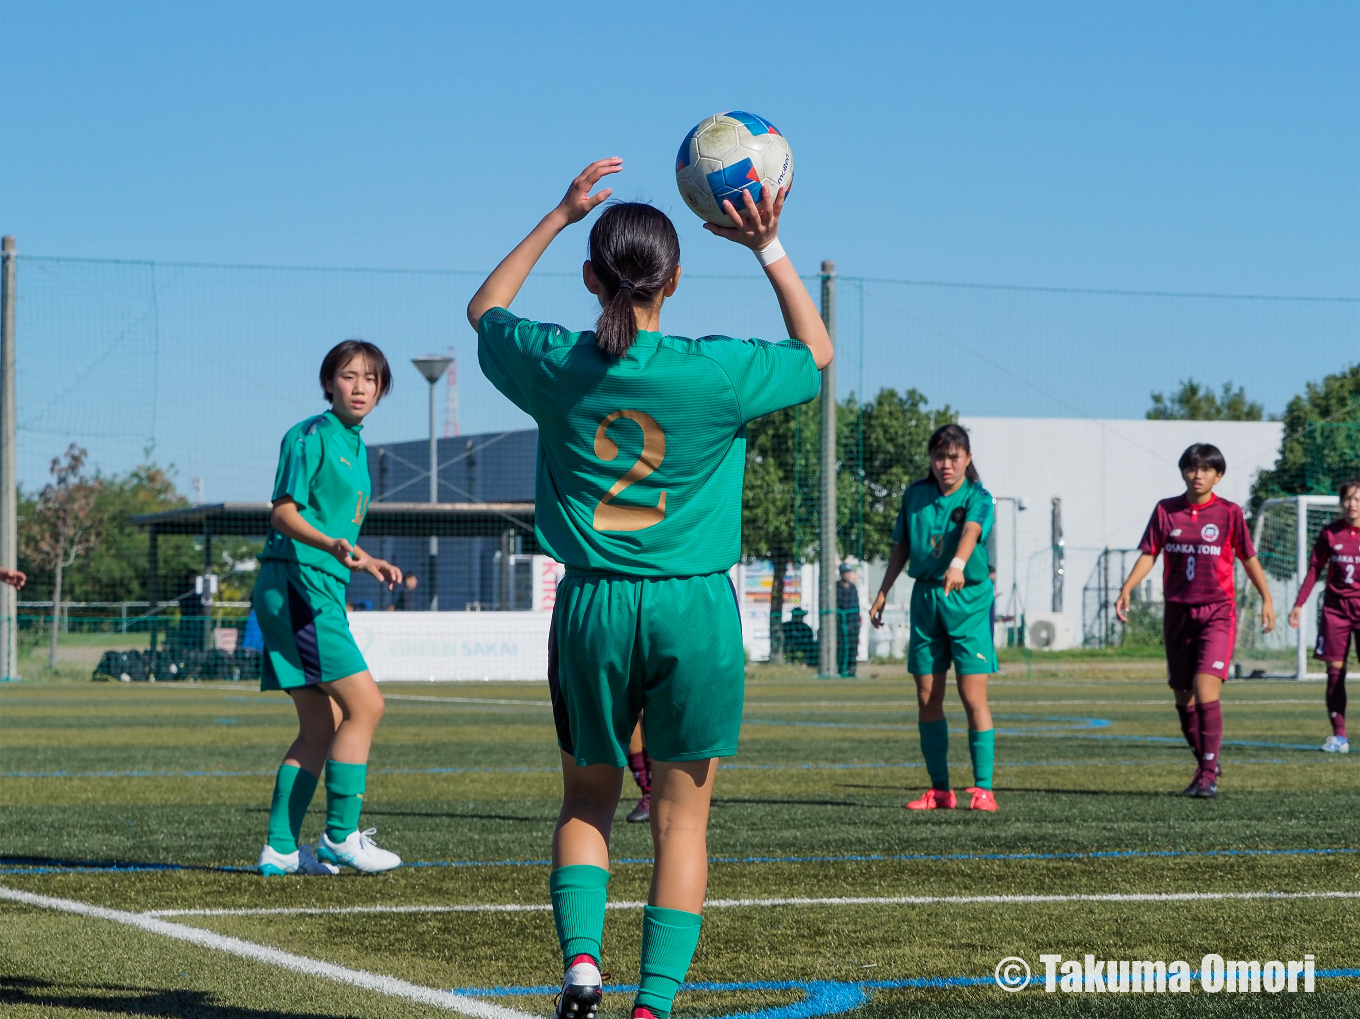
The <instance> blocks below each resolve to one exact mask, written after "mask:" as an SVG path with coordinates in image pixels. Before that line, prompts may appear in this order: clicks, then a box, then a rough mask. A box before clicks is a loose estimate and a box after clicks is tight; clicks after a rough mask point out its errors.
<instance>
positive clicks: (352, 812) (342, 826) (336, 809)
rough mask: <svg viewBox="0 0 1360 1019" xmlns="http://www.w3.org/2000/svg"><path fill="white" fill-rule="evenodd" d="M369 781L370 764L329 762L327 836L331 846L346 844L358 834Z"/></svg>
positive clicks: (327, 771)
mask: <svg viewBox="0 0 1360 1019" xmlns="http://www.w3.org/2000/svg"><path fill="white" fill-rule="evenodd" d="M367 778H368V765H367V764H346V763H345V762H343V761H327V762H326V834H327V835H329V836H330V839H331V841H332V842H343V841H345V839H347V838H349V837H350V835H352V834H353V833H354V832H356V831H358V830H359V809H360V808H361V807H362V806H363V805H364V784H365V782H366V781H367Z"/></svg>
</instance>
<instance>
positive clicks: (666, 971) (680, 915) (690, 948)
mask: <svg viewBox="0 0 1360 1019" xmlns="http://www.w3.org/2000/svg"><path fill="white" fill-rule="evenodd" d="M703 921H704V918H703V917H702V916H700V915H699V914H698V913H686V912H683V911H682V910H679V909H663V908H662V907H661V906H644V907H642V965H641V967H640V969H641V972H642V980H641V982H640V983H639V986H638V992H637V997H636V998H634V999H633V1007H635V1008H636V1007H638V1006H642V1007H643V1008H649V1009H651V1010H652V1013H653V1014H654V1015H655V1016H656V1017H657V1019H668V1017H669V1016H670V1014H671V1005H672V1004H673V1003H674V1001H675V992H676V991H678V990H679V989H680V985H681V984H682V983H684V982H685V974H686V973H688V972H689V964H690V960H691V959H693V958H694V949H695V948H697V947H698V945H699V927H700V925H701V924H702V923H703Z"/></svg>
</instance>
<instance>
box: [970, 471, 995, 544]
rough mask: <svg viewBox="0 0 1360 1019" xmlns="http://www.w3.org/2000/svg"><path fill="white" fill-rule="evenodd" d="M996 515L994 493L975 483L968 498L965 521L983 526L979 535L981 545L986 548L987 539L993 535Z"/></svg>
mask: <svg viewBox="0 0 1360 1019" xmlns="http://www.w3.org/2000/svg"><path fill="white" fill-rule="evenodd" d="M995 515H996V508H995V506H994V505H993V503H992V493H991V492H989V491H987V489H985V488H983V487H982V486H981V485H979V484H976V483H974V485H973V491H972V493H971V494H970V495H969V497H968V510H967V515H966V516H965V517H964V520H968V521H972V522H973V523H976V524H981V525H982V533H981V534H979V535H978V544H979V545H982V546H984V547H985V546H986V544H987V538H988V536H989V535H990V534H991V533H992V520H993V519H994V517H995Z"/></svg>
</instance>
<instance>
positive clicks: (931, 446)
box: [926, 425, 982, 485]
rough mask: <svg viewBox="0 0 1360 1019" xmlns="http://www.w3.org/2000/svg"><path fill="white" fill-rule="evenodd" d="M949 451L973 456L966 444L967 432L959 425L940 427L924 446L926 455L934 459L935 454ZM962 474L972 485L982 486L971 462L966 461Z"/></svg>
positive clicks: (971, 448)
mask: <svg viewBox="0 0 1360 1019" xmlns="http://www.w3.org/2000/svg"><path fill="white" fill-rule="evenodd" d="M951 449H961V450H963V451H964V452H965V453H967V454H968V455H969V456H970V457H971V456H972V455H973V447H972V446H970V445H969V444H968V432H967V431H966V430H964V429H963V428H962V427H961V426H959V425H941V426H940V427H939V428H937V429H935V434H934V435H932V436H931V437H930V442H928V443H927V444H926V454H927V455H928V456H930V457H934V456H935V454H936V453H945V452H948V451H949V450H951ZM963 473H964V476H965V477H966V478H967V479H968V480H969V481H971V482H973V483H974V484H976V485H980V484H982V479H981V478H980V477H978V472H977V467H976V466H975V465H974V463H973V461H972V460H969V461H968V468H967V469H966V470H965V471H964V472H963Z"/></svg>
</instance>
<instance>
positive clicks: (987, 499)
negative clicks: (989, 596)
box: [892, 477, 992, 584]
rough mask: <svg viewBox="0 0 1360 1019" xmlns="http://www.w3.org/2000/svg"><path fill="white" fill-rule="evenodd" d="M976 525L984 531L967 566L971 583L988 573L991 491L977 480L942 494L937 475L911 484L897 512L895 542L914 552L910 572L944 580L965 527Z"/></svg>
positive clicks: (966, 579) (966, 574)
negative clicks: (953, 491) (949, 493)
mask: <svg viewBox="0 0 1360 1019" xmlns="http://www.w3.org/2000/svg"><path fill="white" fill-rule="evenodd" d="M969 522H972V523H976V524H980V525H981V526H982V534H980V535H979V536H978V542H977V544H976V545H974V546H973V554H972V555H970V556H969V557H968V562H967V563H965V564H964V567H963V579H964V582H965V583H967V584H980V583H982V582H983V581H984V580H987V579H988V576H987V536H988V535H989V534H991V533H992V495H991V493H990V492H988V491H987V489H985V488H983V487H982V486H981V485H979V484H978V483H977V482H976V481H965V482H964V483H963V485H962V486H961V487H960V488H959V489H958V490H957V491H956V492H955V493H954V494H953V495H943V494H941V492H940V486H939V485H938V484H937V483H936V481H935V479H934V478H933V477H930V478H926V479H925V480H923V481H918V482H916V483H915V484H914V485H909V486H907V490H906V491H905V492H903V493H902V508H901V509H900V510H898V512H897V524H896V525H895V526H894V527H893V535H892V537H893V541H894V542H896V543H898V544H905V545H906V546H907V548H908V550H909V551H910V552H911V561H910V563H909V564H908V566H907V576H909V577H915V578H916V579H917V580H926V581H942V580H944V571H945V570H947V569H949V563H950V560H952V559H953V558H954V554H955V553H956V552H957V551H958V548H959V539H960V538H961V537H963V525H964V524H966V523H969Z"/></svg>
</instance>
